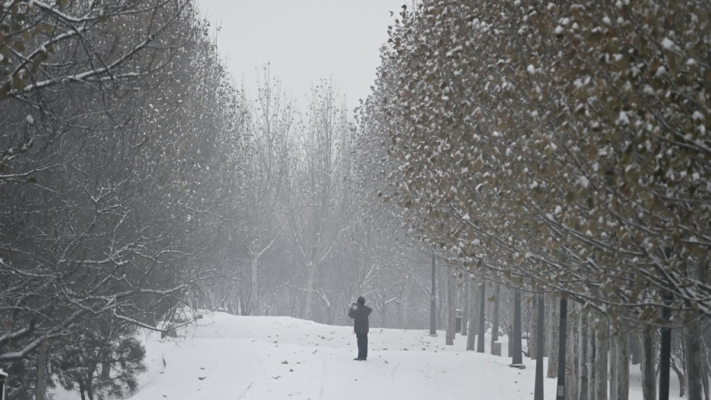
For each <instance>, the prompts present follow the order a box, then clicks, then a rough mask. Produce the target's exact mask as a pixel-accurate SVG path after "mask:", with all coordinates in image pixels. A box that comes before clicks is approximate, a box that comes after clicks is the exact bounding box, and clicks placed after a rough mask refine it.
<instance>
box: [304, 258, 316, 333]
mask: <svg viewBox="0 0 711 400" xmlns="http://www.w3.org/2000/svg"><path fill="white" fill-rule="evenodd" d="M306 275H307V276H306V304H305V305H304V319H306V320H312V319H313V317H312V311H311V310H312V307H311V303H312V301H313V292H314V277H315V275H316V265H315V264H314V263H313V262H311V263H309V265H308V268H307V271H306Z"/></svg>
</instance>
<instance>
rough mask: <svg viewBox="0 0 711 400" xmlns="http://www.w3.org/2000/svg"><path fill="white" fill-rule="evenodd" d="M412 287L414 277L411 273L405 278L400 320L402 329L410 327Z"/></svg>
mask: <svg viewBox="0 0 711 400" xmlns="http://www.w3.org/2000/svg"><path fill="white" fill-rule="evenodd" d="M411 289H412V277H411V276H410V275H408V276H407V278H406V280H405V290H404V293H403V295H402V319H401V321H400V326H401V328H402V329H407V328H409V327H410V324H409V322H408V318H409V317H410V316H409V311H410V307H409V304H410V290H411Z"/></svg>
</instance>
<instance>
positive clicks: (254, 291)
mask: <svg viewBox="0 0 711 400" xmlns="http://www.w3.org/2000/svg"><path fill="white" fill-rule="evenodd" d="M251 267H252V280H251V290H250V293H249V315H259V304H258V303H259V282H258V277H259V254H254V255H253V256H252V262H251Z"/></svg>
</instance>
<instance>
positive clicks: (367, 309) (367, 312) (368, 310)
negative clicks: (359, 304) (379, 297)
mask: <svg viewBox="0 0 711 400" xmlns="http://www.w3.org/2000/svg"><path fill="white" fill-rule="evenodd" d="M372 312H373V309H372V308H370V307H368V306H366V307H365V316H366V317H367V316H370V313H372Z"/></svg>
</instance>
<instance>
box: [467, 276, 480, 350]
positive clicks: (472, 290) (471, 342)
mask: <svg viewBox="0 0 711 400" xmlns="http://www.w3.org/2000/svg"><path fill="white" fill-rule="evenodd" d="M467 285H469V299H468V300H467V301H468V302H469V326H468V329H467V330H468V331H469V332H468V333H467V350H469V351H474V347H475V344H476V343H475V341H476V329H477V328H478V327H477V325H476V313H477V308H476V301H477V300H476V299H477V297H478V296H477V292H476V282H475V281H473V280H471V279H468V278H467Z"/></svg>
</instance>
